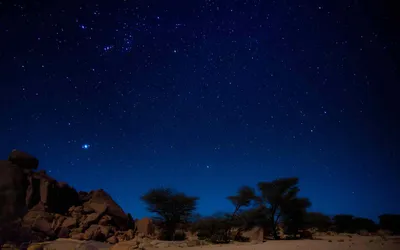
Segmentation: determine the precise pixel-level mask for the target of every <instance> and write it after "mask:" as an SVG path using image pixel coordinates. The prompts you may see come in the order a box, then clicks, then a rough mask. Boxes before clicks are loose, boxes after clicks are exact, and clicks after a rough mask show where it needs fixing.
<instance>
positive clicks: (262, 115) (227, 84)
mask: <svg viewBox="0 0 400 250" xmlns="http://www.w3.org/2000/svg"><path fill="white" fill-rule="evenodd" d="M391 11H392V12H391ZM394 16H395V14H394V8H390V6H389V7H388V6H386V7H384V6H383V5H382V6H377V5H376V4H372V2H371V1H370V2H368V1H364V2H362V3H361V1H357V0H347V1H344V0H338V1H329V3H327V1H322V0H321V1H318V0H310V1H300V0H298V1H295V0H281V1H261V0H241V1H238V0H236V1H232V0H229V1H227V0H219V1H218V0H191V1H183V0H176V1H161V0H147V1H133V0H132V1H128V0H125V1H121V0H115V1H101V0H99V1H92V0H89V1H19V0H16V1H5V0H4V1H3V0H0V48H1V50H0V72H1V74H0V93H1V99H0V117H1V118H0V119H1V122H0V142H1V143H0V152H1V154H2V158H3V159H5V158H6V157H7V155H8V153H9V152H11V150H12V149H13V148H17V149H20V150H23V151H26V152H29V153H31V154H33V155H35V156H36V157H37V158H39V160H40V168H41V169H45V170H46V171H47V172H48V174H49V175H51V176H53V177H55V178H56V179H58V180H61V181H66V182H68V183H70V184H71V185H72V186H74V187H75V188H77V189H78V190H91V189H98V188H103V189H105V190H106V191H107V192H109V193H110V194H111V195H112V196H113V198H114V199H115V200H116V201H117V202H118V203H119V204H120V205H121V206H122V208H123V209H124V210H125V211H126V212H130V213H132V215H133V216H134V217H143V216H147V215H148V212H147V211H146V210H145V206H144V204H142V203H141V201H140V200H139V197H140V195H142V194H144V193H145V192H146V191H148V190H149V189H150V188H155V187H172V188H175V189H177V190H179V191H184V192H185V193H187V194H189V195H195V196H199V197H200V202H199V206H198V210H199V212H200V213H201V214H205V215H207V214H212V213H214V212H218V211H231V210H232V209H233V208H232V206H231V204H229V202H228V201H227V200H226V199H225V197H226V196H228V195H232V194H233V193H235V191H236V190H237V188H238V187H240V186H241V185H250V186H253V187H255V186H256V184H257V182H259V181H269V180H273V179H276V178H279V177H290V176H297V177H299V178H300V187H301V195H303V196H306V197H309V198H310V199H311V201H312V203H313V206H312V208H311V210H313V211H320V212H324V213H326V214H329V215H333V214H336V213H351V214H354V215H357V216H365V217H369V218H372V219H376V217H377V216H378V215H379V214H382V213H385V212H392V213H395V212H400V203H399V201H398V200H393V199H392V197H394V196H395V195H394V194H396V193H399V192H400V188H399V185H398V184H396V181H398V180H399V178H400V170H399V169H400V167H399V165H400V156H399V145H398V144H399V143H398V142H399V140H400V136H399V132H398V131H397V128H398V127H399V125H400V115H399V114H400V112H399V110H398V106H399V105H398V93H399V92H398V91H399V89H400V88H399V85H398V84H399V79H400V74H399V70H398V65H399V62H400V60H399V59H400V56H399V55H400V54H399V52H398V50H397V49H396V48H397V46H398V45H399V40H400V39H399V35H398V32H397V31H396V29H395V28H394V27H395V25H394V23H395V22H394V21H395V20H394V18H395V17H394Z"/></svg>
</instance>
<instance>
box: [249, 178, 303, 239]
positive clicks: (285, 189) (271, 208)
mask: <svg viewBox="0 0 400 250" xmlns="http://www.w3.org/2000/svg"><path fill="white" fill-rule="evenodd" d="M298 182H299V179H298V178H296V177H292V178H280V179H276V180H274V181H271V182H260V183H258V188H259V190H260V192H261V195H260V197H258V199H257V200H258V202H259V203H260V206H261V207H263V208H264V209H266V210H267V211H268V216H269V219H268V221H269V223H270V227H271V230H272V233H273V237H274V238H275V239H279V236H278V232H277V226H278V223H279V221H280V219H281V216H282V215H283V214H284V212H285V208H287V207H288V206H286V207H285V205H287V204H289V203H290V202H292V201H294V200H295V199H297V194H298V192H299V188H298V186H297V185H298ZM286 212H287V211H286Z"/></svg>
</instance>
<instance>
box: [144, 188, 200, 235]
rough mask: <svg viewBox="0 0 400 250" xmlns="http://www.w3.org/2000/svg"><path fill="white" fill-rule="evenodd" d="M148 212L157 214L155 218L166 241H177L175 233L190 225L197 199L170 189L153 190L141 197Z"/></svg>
mask: <svg viewBox="0 0 400 250" xmlns="http://www.w3.org/2000/svg"><path fill="white" fill-rule="evenodd" d="M141 200H142V201H144V202H145V203H146V204H147V209H148V211H150V212H152V213H155V214H157V216H155V217H153V218H154V220H155V221H156V222H158V223H157V224H158V226H159V227H160V229H161V230H162V232H163V236H164V238H165V239H166V240H174V239H175V231H176V229H178V226H180V225H186V224H188V222H189V220H190V219H191V215H192V213H193V211H194V210H195V209H196V205H197V200H198V198H197V197H190V196H186V195H185V194H184V193H179V192H175V191H173V190H172V189H170V188H158V189H151V190H150V191H148V192H147V193H146V194H145V195H143V196H142V197H141Z"/></svg>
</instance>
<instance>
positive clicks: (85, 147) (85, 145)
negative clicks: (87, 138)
mask: <svg viewBox="0 0 400 250" xmlns="http://www.w3.org/2000/svg"><path fill="white" fill-rule="evenodd" d="M82 148H83V149H89V148H90V145H89V144H83V145H82Z"/></svg>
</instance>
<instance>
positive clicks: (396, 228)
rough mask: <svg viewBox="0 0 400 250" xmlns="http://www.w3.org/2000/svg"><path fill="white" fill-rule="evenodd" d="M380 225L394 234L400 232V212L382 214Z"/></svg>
mask: <svg viewBox="0 0 400 250" xmlns="http://www.w3.org/2000/svg"><path fill="white" fill-rule="evenodd" d="M379 226H380V228H381V229H383V230H389V231H391V232H392V233H394V234H400V214H382V215H380V216H379Z"/></svg>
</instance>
